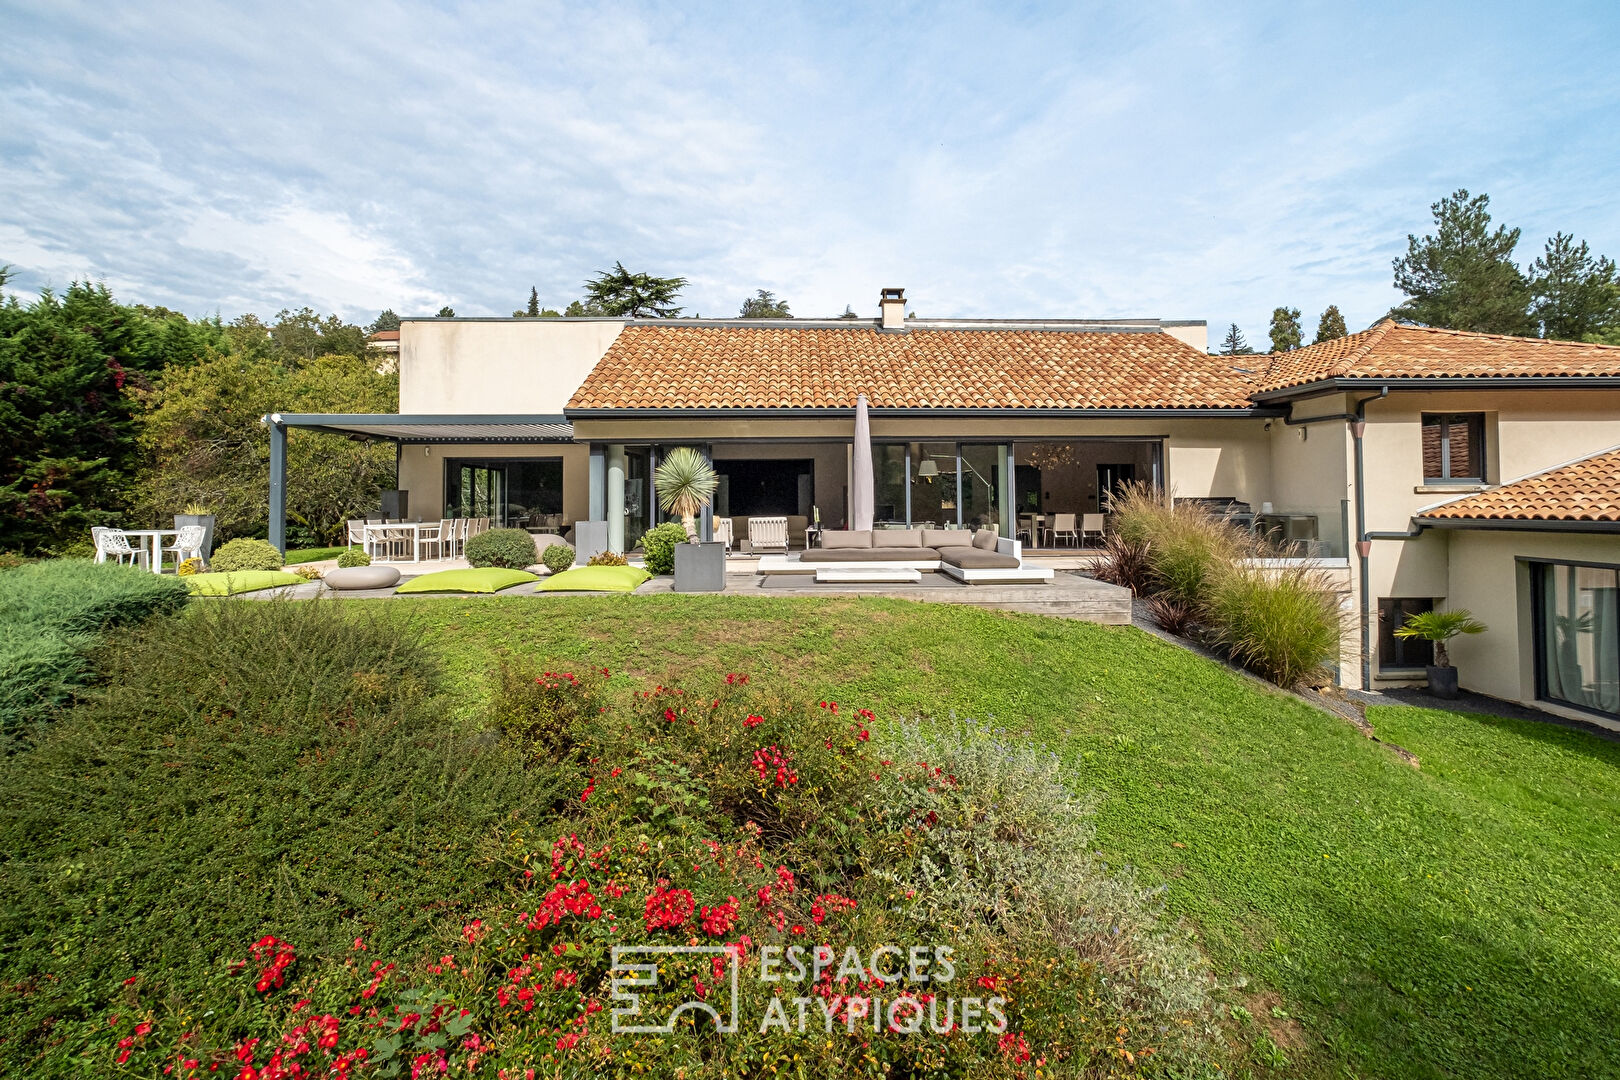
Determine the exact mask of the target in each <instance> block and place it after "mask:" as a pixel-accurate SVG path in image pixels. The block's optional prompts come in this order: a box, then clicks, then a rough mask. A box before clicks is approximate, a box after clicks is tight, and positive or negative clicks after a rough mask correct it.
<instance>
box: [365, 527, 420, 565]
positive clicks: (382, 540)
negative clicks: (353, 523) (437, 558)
mask: <svg viewBox="0 0 1620 1080" xmlns="http://www.w3.org/2000/svg"><path fill="white" fill-rule="evenodd" d="M424 525H425V526H427V527H428V528H430V529H437V528H438V527H439V523H438V522H437V521H399V522H395V523H394V524H392V525H387V524H374V523H370V522H368V523H367V524H366V525H365V526H363V527H362V528H361V531H360V533H361V539H362V541H363V543H364V544H365V547H366V551H368V552H370V551H371V550H372V547H373V545H374V544H379V545H386V544H387V543H388V542H389V541H390V540H395V539H398V536H397V535H396V536H392V537H390V536H385V535H384V534H386V533H396V534H397V533H401V532H407V531H408V532H409V533H410V534H411V562H421V561H422V527H423V526H424ZM383 561H384V562H388V561H390V560H387V559H384V560H383Z"/></svg>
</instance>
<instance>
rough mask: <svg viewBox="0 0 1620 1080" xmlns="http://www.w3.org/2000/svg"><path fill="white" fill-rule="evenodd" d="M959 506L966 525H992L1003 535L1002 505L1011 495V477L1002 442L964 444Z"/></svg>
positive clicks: (969, 526) (982, 526)
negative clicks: (960, 504) (960, 502)
mask: <svg viewBox="0 0 1620 1080" xmlns="http://www.w3.org/2000/svg"><path fill="white" fill-rule="evenodd" d="M961 461H962V506H961V509H960V518H961V522H962V525H963V527H965V528H969V529H995V530H996V531H997V532H1000V533H1001V534H1002V535H1003V536H1005V535H1006V531H1005V530H1004V529H1003V528H1002V519H1003V517H1004V514H1003V508H1004V507H1005V506H1006V505H1007V504H1008V502H1009V501H1010V498H1011V492H1010V491H1009V490H1008V489H1009V488H1010V486H1011V483H1012V477H1011V476H1010V475H1009V474H1008V472H1007V447H1006V446H1005V445H1003V444H972V445H969V444H965V443H964V444H963V445H962V447H961Z"/></svg>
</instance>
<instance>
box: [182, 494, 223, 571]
mask: <svg viewBox="0 0 1620 1080" xmlns="http://www.w3.org/2000/svg"><path fill="white" fill-rule="evenodd" d="M187 525H201V526H202V528H203V538H202V548H201V551H202V560H203V565H204V566H207V565H208V555H209V553H210V552H212V551H213V550H214V515H213V512H212V511H210V510H209V509H208V507H206V506H204V505H202V504H201V503H187V504H186V508H185V509H184V510H182V511H180V513H178V514H176V515H174V527H175V528H177V529H183V528H185V527H186V526H187Z"/></svg>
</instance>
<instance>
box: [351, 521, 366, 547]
mask: <svg viewBox="0 0 1620 1080" xmlns="http://www.w3.org/2000/svg"><path fill="white" fill-rule="evenodd" d="M348 526H349V532H348V537H349V546H350V547H354V546H355V545H356V544H359V545H360V546H361V547H365V546H366V519H365V518H354V519H352V520H350V521H349V522H348Z"/></svg>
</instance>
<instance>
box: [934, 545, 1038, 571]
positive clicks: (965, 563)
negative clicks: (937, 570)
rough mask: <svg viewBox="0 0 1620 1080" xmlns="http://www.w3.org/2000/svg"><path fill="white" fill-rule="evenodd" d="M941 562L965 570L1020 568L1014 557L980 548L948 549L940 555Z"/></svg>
mask: <svg viewBox="0 0 1620 1080" xmlns="http://www.w3.org/2000/svg"><path fill="white" fill-rule="evenodd" d="M939 561H940V562H942V563H949V564H950V565H951V566H955V567H959V568H960V569H963V570H1016V569H1018V567H1019V562H1018V560H1017V558H1015V557H1014V556H1012V555H1003V554H1002V553H1001V552H999V551H985V550H984V549H983V548H979V547H948V548H946V549H944V550H943V551H941V552H940V553H939Z"/></svg>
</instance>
